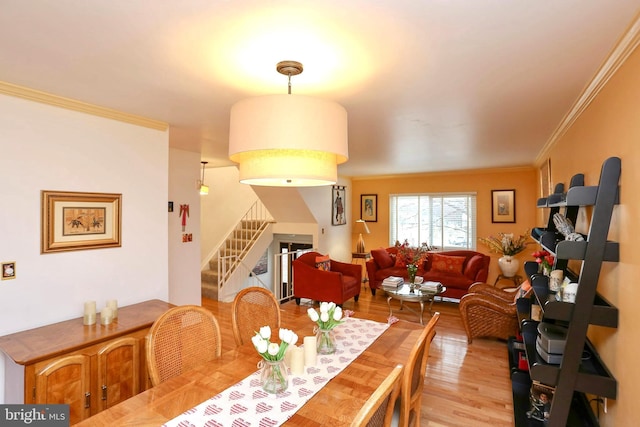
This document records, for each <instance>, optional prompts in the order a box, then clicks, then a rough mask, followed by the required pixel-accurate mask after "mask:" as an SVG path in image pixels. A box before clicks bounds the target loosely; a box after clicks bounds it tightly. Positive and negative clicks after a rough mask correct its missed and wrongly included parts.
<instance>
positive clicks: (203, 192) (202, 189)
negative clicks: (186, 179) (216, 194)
mask: <svg viewBox="0 0 640 427" xmlns="http://www.w3.org/2000/svg"><path fill="white" fill-rule="evenodd" d="M200 163H202V180H201V181H200V182H199V183H198V184H199V187H200V195H201V196H206V195H207V194H209V187H208V186H206V185H204V166H205V165H206V164H207V163H209V162H200Z"/></svg>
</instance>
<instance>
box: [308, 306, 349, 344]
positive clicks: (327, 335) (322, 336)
mask: <svg viewBox="0 0 640 427" xmlns="http://www.w3.org/2000/svg"><path fill="white" fill-rule="evenodd" d="M307 314H308V315H309V318H310V319H311V320H313V321H314V322H316V323H317V326H316V327H315V333H316V349H317V353H318V354H333V353H335V352H336V340H335V337H334V335H333V328H335V327H336V326H338V325H339V324H341V323H342V322H343V320H342V308H340V307H339V306H337V305H336V304H335V303H333V302H321V303H320V314H318V312H317V311H316V310H314V309H313V308H310V309H309V310H307Z"/></svg>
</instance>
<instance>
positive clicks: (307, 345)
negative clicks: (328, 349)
mask: <svg viewBox="0 0 640 427" xmlns="http://www.w3.org/2000/svg"><path fill="white" fill-rule="evenodd" d="M316 351H317V349H316V337H315V336H313V337H304V366H315V365H316V359H317V355H316Z"/></svg>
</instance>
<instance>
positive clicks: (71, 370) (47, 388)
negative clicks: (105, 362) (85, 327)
mask: <svg viewBox="0 0 640 427" xmlns="http://www.w3.org/2000/svg"><path fill="white" fill-rule="evenodd" d="M90 362H91V358H90V357H89V356H87V355H85V354H75V355H73V356H63V357H60V358H58V359H54V360H53V361H47V362H43V363H41V364H38V365H37V366H36V392H35V403H66V404H68V405H69V418H70V422H71V424H74V423H77V422H80V421H82V420H83V419H85V418H87V417H89V416H90V411H91V408H90V397H91V393H90V378H91V369H90V367H91V366H90V365H91V364H90Z"/></svg>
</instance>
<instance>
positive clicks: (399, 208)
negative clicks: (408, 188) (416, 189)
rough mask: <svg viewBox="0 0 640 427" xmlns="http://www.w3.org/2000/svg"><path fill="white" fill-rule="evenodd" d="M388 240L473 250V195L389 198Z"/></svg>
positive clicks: (391, 243) (400, 196)
mask: <svg viewBox="0 0 640 427" xmlns="http://www.w3.org/2000/svg"><path fill="white" fill-rule="evenodd" d="M389 202H390V206H389V243H390V245H391V246H393V245H394V244H395V242H396V241H399V242H400V243H402V242H404V241H405V239H406V240H408V241H409V244H410V245H411V246H418V245H420V244H422V243H425V242H426V243H428V244H429V245H432V246H436V247H437V248H438V249H440V250H448V249H469V250H475V249H476V194H475V193H468V194H455V193H440V194H402V195H393V194H392V195H391V196H390V197H389Z"/></svg>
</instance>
